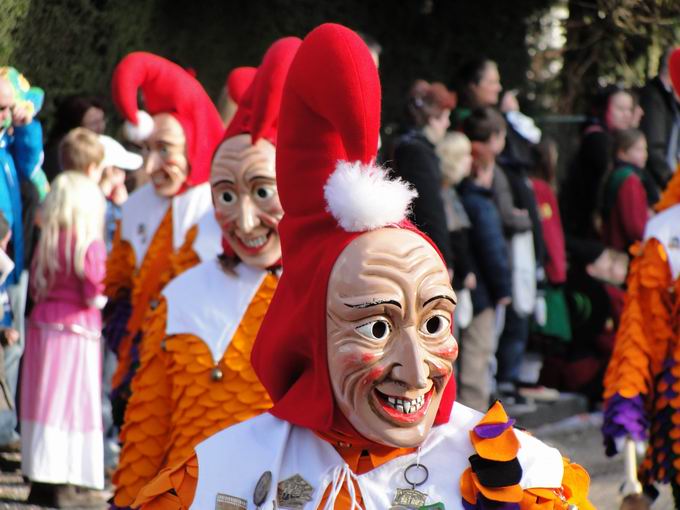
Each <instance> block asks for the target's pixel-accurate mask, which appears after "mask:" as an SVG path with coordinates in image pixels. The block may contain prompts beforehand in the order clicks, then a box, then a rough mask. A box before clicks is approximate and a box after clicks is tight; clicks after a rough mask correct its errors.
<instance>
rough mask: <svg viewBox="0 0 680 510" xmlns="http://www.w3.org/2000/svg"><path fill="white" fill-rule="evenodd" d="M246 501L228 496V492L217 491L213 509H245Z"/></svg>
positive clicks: (246, 506)
mask: <svg viewBox="0 0 680 510" xmlns="http://www.w3.org/2000/svg"><path fill="white" fill-rule="evenodd" d="M247 508H248V502H247V501H246V500H245V499H241V498H237V497H236V496H230V495H229V494H222V493H221V492H219V493H217V497H216V498H215V510H246V509H247Z"/></svg>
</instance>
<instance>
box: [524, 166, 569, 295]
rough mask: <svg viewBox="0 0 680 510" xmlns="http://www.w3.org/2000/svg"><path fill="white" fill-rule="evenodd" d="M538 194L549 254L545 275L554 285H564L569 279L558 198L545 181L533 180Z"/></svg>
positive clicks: (537, 199)
mask: <svg viewBox="0 0 680 510" xmlns="http://www.w3.org/2000/svg"><path fill="white" fill-rule="evenodd" d="M531 182H532V184H533V186H534V193H535V194H536V205H537V206H538V213H539V215H540V217H541V226H542V227H543V239H544V241H545V248H546V252H547V257H546V262H545V273H546V276H547V277H548V281H549V282H550V283H552V284H554V285H558V284H561V283H564V282H565V281H566V279H567V257H566V253H565V249H564V230H562V220H561V218H560V209H559V207H558V206H557V198H556V197H555V193H554V192H553V190H552V188H551V187H550V184H548V183H547V182H546V181H544V180H543V179H535V178H533V179H531Z"/></svg>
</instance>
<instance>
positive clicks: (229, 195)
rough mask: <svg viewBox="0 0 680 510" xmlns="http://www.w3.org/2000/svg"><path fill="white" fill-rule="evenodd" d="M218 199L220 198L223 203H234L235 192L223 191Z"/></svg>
mask: <svg viewBox="0 0 680 510" xmlns="http://www.w3.org/2000/svg"><path fill="white" fill-rule="evenodd" d="M220 200H222V203H224V204H227V205H234V204H235V203H236V193H234V192H233V191H229V190H226V191H223V192H222V194H221V195H220Z"/></svg>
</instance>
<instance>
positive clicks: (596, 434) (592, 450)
mask: <svg viewBox="0 0 680 510" xmlns="http://www.w3.org/2000/svg"><path fill="white" fill-rule="evenodd" d="M601 419H602V418H601V416H600V415H597V414H590V415H589V414H584V415H578V416H575V417H573V418H569V419H567V420H563V421H562V422H559V423H557V424H553V425H546V426H543V427H539V428H537V429H534V430H533V431H532V432H533V434H534V435H535V436H537V437H539V438H540V439H542V440H543V441H545V442H547V443H549V444H551V445H553V446H555V447H556V448H559V450H560V451H561V452H562V454H563V455H565V456H567V457H569V458H571V459H572V460H573V461H575V462H578V463H579V464H581V465H583V466H584V467H585V468H586V469H587V470H588V472H589V473H590V476H591V485H590V495H591V501H592V502H593V504H594V505H595V507H596V508H597V509H598V510H619V506H620V502H621V496H620V494H619V486H620V485H621V482H622V480H623V460H622V459H621V457H620V456H619V457H616V458H614V459H608V458H607V457H605V455H604V449H603V448H602V438H601V436H600V431H599V427H600V424H601ZM0 468H1V469H2V471H1V472H0V510H5V509H21V510H38V509H39V508H41V507H37V506H32V505H27V504H25V503H24V501H25V500H26V498H27V496H28V485H27V484H26V483H24V480H23V478H22V476H21V473H20V472H19V456H18V454H14V455H12V454H0ZM660 489H661V495H660V496H659V498H658V499H657V501H656V502H655V503H654V505H653V506H652V509H653V510H671V509H672V508H673V503H672V498H671V494H670V489H669V488H668V487H665V486H664V487H661V488H660ZM110 496H111V493H110V492H107V491H104V492H102V493H101V498H102V506H101V508H102V509H104V508H106V507H107V505H106V503H105V501H106V500H107V499H108V498H109V497H110Z"/></svg>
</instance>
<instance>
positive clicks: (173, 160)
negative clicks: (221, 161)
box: [142, 113, 189, 197]
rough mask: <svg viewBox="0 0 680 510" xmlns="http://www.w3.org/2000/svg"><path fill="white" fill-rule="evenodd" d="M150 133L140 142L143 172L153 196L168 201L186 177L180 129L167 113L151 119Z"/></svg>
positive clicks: (186, 163)
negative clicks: (155, 194) (149, 181)
mask: <svg viewBox="0 0 680 510" xmlns="http://www.w3.org/2000/svg"><path fill="white" fill-rule="evenodd" d="M153 120H154V129H153V132H152V133H151V136H149V138H148V139H147V140H145V141H144V143H143V146H142V155H143V156H144V166H143V168H144V171H145V172H146V173H147V175H149V178H150V180H151V183H152V184H153V187H154V189H155V190H156V193H157V194H158V195H159V196H162V197H172V196H174V195H176V194H177V193H179V191H180V190H181V189H182V186H183V185H184V183H185V182H186V180H187V177H188V175H189V160H188V159H187V156H186V136H185V134H184V129H182V125H181V124H180V123H179V121H178V120H177V119H175V117H173V116H172V115H170V114H169V113H161V114H158V115H154V118H153Z"/></svg>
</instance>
